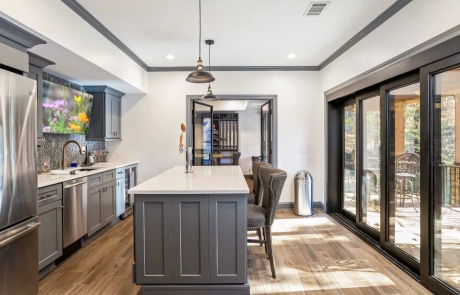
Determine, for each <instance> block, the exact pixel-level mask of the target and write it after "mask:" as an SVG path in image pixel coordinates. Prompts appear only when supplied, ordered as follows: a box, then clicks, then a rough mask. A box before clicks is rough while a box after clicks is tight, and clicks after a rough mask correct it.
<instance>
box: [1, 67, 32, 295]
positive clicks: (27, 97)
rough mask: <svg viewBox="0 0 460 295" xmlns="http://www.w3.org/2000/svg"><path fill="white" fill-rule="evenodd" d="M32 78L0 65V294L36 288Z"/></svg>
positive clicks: (25, 291) (15, 294) (23, 293)
mask: <svg viewBox="0 0 460 295" xmlns="http://www.w3.org/2000/svg"><path fill="white" fill-rule="evenodd" d="M35 93H36V82H35V81H34V80H31V79H29V78H26V77H24V76H20V75H18V74H15V73H12V72H8V71H5V70H2V69H0V294H2V295H10V294H11V295H12V294H14V295H17V294H21V295H29V294H34V295H35V294H37V293H38V227H39V226H40V223H39V222H38V217H37V211H38V210H37V165H36V154H37V147H36V141H37V140H36V130H37V128H36V124H37V120H36V117H37V99H36V95H35Z"/></svg>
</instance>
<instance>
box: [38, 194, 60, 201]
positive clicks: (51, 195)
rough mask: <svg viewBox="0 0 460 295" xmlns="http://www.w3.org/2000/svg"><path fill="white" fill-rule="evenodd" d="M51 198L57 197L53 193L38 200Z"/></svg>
mask: <svg viewBox="0 0 460 295" xmlns="http://www.w3.org/2000/svg"><path fill="white" fill-rule="evenodd" d="M51 197H57V194H55V193H51V194H47V195H45V196H44V197H40V200H43V199H48V198H51Z"/></svg>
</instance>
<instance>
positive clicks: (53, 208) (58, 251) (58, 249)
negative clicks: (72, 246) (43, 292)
mask: <svg viewBox="0 0 460 295" xmlns="http://www.w3.org/2000/svg"><path fill="white" fill-rule="evenodd" d="M62 208H63V207H62V184H57V185H53V186H48V187H44V188H40V189H39V190H38V221H39V222H40V223H41V225H40V227H39V229H38V253H39V254H38V270H41V269H43V268H44V267H45V266H47V265H49V264H51V263H52V262H54V261H55V260H56V259H58V258H59V257H61V256H62Z"/></svg>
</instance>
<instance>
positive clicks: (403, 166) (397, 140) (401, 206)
mask: <svg viewBox="0 0 460 295" xmlns="http://www.w3.org/2000/svg"><path fill="white" fill-rule="evenodd" d="M389 104H390V120H389V128H388V135H389V142H388V153H389V154H388V156H389V167H388V168H389V178H388V184H389V201H390V202H389V203H390V208H389V217H390V219H389V240H390V242H391V243H393V244H395V245H396V246H397V247H399V248H400V249H401V250H403V251H405V252H407V253H408V254H409V255H411V256H413V257H415V258H416V259H417V260H420V212H419V208H420V83H415V84H412V85H408V86H404V87H401V88H398V89H395V90H393V91H391V92H390V93H389Z"/></svg>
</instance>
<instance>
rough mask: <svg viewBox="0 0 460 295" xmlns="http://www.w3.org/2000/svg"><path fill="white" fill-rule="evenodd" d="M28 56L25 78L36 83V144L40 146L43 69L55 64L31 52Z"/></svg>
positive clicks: (41, 136)
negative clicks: (27, 70)
mask: <svg viewBox="0 0 460 295" xmlns="http://www.w3.org/2000/svg"><path fill="white" fill-rule="evenodd" d="M28 54H29V72H28V73H27V77H29V78H31V79H34V80H35V81H37V92H36V93H37V142H38V144H41V143H43V142H44V141H45V139H44V138H43V108H42V103H43V69H44V68H45V67H47V66H50V65H54V64H55V63H54V62H52V61H50V60H47V59H46V58H43V57H41V56H38V55H36V54H34V53H32V52H28Z"/></svg>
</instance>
